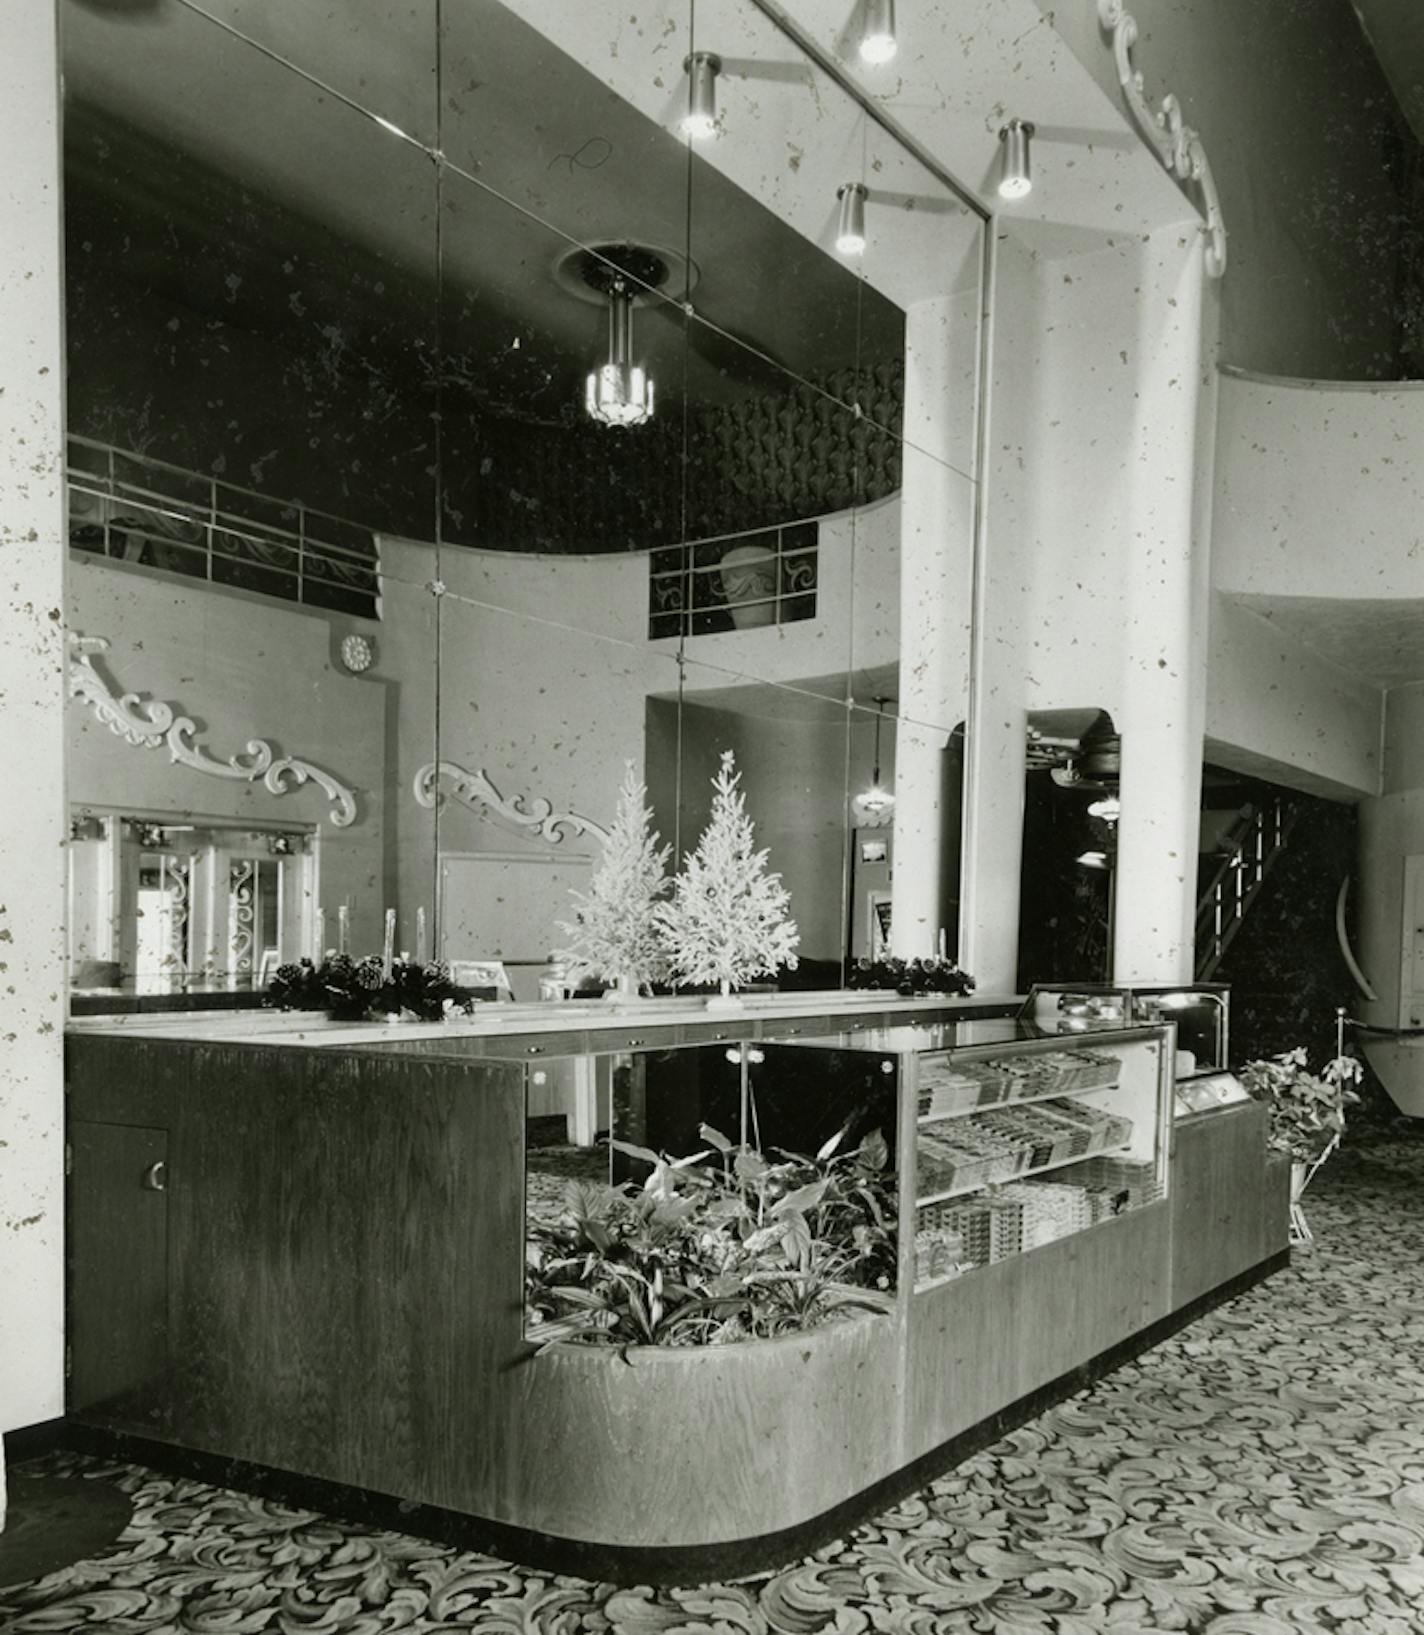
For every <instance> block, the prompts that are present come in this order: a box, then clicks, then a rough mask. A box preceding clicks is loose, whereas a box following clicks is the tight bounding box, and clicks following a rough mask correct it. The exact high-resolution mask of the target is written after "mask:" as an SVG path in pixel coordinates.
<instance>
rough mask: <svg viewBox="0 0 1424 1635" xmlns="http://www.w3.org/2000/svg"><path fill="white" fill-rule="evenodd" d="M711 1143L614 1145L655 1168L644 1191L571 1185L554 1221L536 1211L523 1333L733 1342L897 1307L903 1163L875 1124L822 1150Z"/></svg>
mask: <svg viewBox="0 0 1424 1635" xmlns="http://www.w3.org/2000/svg"><path fill="white" fill-rule="evenodd" d="M700 1134H701V1139H702V1140H703V1141H705V1142H706V1143H707V1146H706V1147H705V1148H704V1149H703V1150H702V1151H700V1152H697V1153H694V1154H692V1155H691V1156H690V1157H687V1158H678V1159H672V1158H669V1157H667V1156H666V1155H665V1154H663V1155H660V1154H658V1153H655V1152H652V1151H651V1150H649V1149H648V1148H645V1147H636V1146H632V1145H630V1144H628V1143H625V1142H619V1141H615V1142H614V1143H613V1145H614V1146H615V1147H616V1148H617V1149H618V1150H619V1151H620V1152H622V1153H624V1154H626V1155H627V1156H628V1157H631V1158H634V1159H637V1160H638V1161H640V1162H641V1163H643V1164H646V1165H647V1166H648V1167H649V1174H648V1177H647V1179H646V1181H645V1182H644V1183H643V1185H642V1187H641V1188H639V1187H637V1186H636V1185H634V1184H633V1183H631V1182H625V1183H624V1184H623V1185H621V1186H616V1187H612V1186H593V1185H589V1184H587V1183H580V1182H572V1181H571V1182H570V1183H569V1185H568V1187H567V1188H566V1191H565V1198H564V1207H563V1210H562V1212H561V1213H560V1215H559V1217H558V1219H557V1220H554V1221H535V1222H532V1223H531V1226H530V1231H529V1242H528V1250H527V1262H526V1268H525V1293H526V1300H527V1309H528V1314H529V1325H528V1328H527V1330H526V1338H528V1339H529V1340H531V1341H533V1342H535V1343H536V1344H538V1345H539V1346H540V1347H544V1346H549V1345H553V1344H556V1343H558V1342H561V1341H575V1342H578V1343H580V1344H583V1345H599V1346H612V1347H616V1348H618V1349H619V1350H620V1351H626V1349H627V1348H628V1347H629V1346H635V1345H637V1346H703V1345H729V1344H733V1343H736V1342H739V1341H744V1340H757V1339H774V1338H776V1337H777V1336H779V1335H783V1334H791V1333H799V1332H802V1331H804V1330H806V1329H811V1328H818V1327H821V1326H822V1325H824V1324H826V1323H829V1322H835V1321H837V1320H840V1319H842V1318H845V1317H849V1316H851V1315H854V1314H855V1313H856V1312H879V1313H884V1312H887V1311H890V1310H891V1309H892V1308H893V1305H894V1288H895V1258H896V1247H895V1246H896V1238H895V1222H896V1211H897V1204H896V1190H895V1185H896V1183H895V1173H894V1167H893V1164H892V1163H891V1159H890V1154H889V1151H888V1149H887V1146H886V1143H885V1139H884V1137H883V1136H882V1135H881V1133H880V1132H879V1131H878V1130H874V1131H872V1132H871V1133H870V1134H868V1135H867V1136H866V1137H865V1139H864V1140H863V1141H862V1142H861V1143H860V1144H859V1146H858V1147H856V1148H855V1149H854V1150H853V1151H851V1152H846V1153H841V1152H840V1151H839V1148H840V1147H841V1145H842V1143H843V1138H844V1136H845V1131H844V1130H842V1131H841V1132H840V1133H839V1134H837V1135H836V1136H834V1137H832V1139H831V1140H830V1141H828V1142H827V1143H826V1144H825V1146H823V1147H822V1148H821V1150H820V1152H818V1153H817V1154H816V1155H815V1157H814V1158H811V1157H805V1156H802V1155H799V1154H794V1153H777V1154H775V1155H771V1156H768V1155H767V1154H763V1153H761V1152H759V1151H757V1150H756V1149H755V1148H753V1147H737V1146H733V1144H732V1143H731V1142H730V1141H728V1140H727V1138H726V1137H725V1136H723V1135H722V1134H720V1133H719V1132H718V1131H717V1130H714V1129H712V1128H711V1127H710V1126H708V1125H705V1124H704V1125H702V1126H701V1128H700Z"/></svg>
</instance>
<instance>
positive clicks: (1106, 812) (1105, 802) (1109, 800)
mask: <svg viewBox="0 0 1424 1635" xmlns="http://www.w3.org/2000/svg"><path fill="white" fill-rule="evenodd" d="M1088 816H1089V817H1095V818H1101V819H1102V820H1103V822H1104V823H1116V822H1117V820H1118V819H1119V818H1120V817H1121V816H1122V802H1121V801H1120V800H1119V799H1118V798H1117V796H1116V795H1104V796H1102V797H1101V798H1100V799H1098V800H1095V801H1093V802H1091V803H1090V805H1089V807H1088Z"/></svg>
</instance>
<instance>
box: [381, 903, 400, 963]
mask: <svg viewBox="0 0 1424 1635" xmlns="http://www.w3.org/2000/svg"><path fill="white" fill-rule="evenodd" d="M395 947H396V911H395V909H393V908H388V909H387V910H386V940H385V942H384V943H383V944H382V946H381V974H382V975H383V976H387V977H389V976H390V974H391V960H392V958H393V957H394V955H395Z"/></svg>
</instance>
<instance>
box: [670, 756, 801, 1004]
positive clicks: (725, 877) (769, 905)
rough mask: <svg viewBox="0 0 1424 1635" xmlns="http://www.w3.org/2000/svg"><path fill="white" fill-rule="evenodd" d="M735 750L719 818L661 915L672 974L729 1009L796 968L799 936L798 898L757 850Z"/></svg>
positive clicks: (718, 781)
mask: <svg viewBox="0 0 1424 1635" xmlns="http://www.w3.org/2000/svg"><path fill="white" fill-rule="evenodd" d="M735 765H736V763H735V761H734V759H733V756H732V752H731V750H724V751H723V753H722V767H721V770H720V771H719V772H718V774H717V776H716V777H715V778H714V779H713V780H712V787H713V790H714V791H715V793H714V794H713V797H712V815H711V817H710V819H709V820H708V823H707V827H706V828H705V829H704V830H703V832H702V838H701V839H700V840H699V841H698V842H697V850H696V851H695V852H689V853H688V855H687V857H686V859H685V860H684V863H683V869H682V873H681V874H679V875H678V877H677V878H676V879H675V880H674V881H673V887H672V898H671V900H670V901H668V902H665V903H661V904H659V905H658V908H657V910H656V913H657V918H658V921H659V923H660V924H661V926H662V928H663V933H664V936H665V939H666V943H667V951H668V956H669V959H670V960H671V963H672V969H673V974H674V976H676V977H677V978H678V980H679V981H682V982H696V983H703V982H715V983H717V985H718V986H719V988H720V989H721V994H722V999H723V1001H724V1002H725V1001H726V1000H727V996H728V995H729V994H730V992H731V990H732V989H733V988H738V987H740V986H741V985H742V983H744V982H748V981H750V980H751V978H752V977H754V976H761V975H765V976H774V975H775V974H776V972H777V971H778V970H779V969H780V968H781V967H782V966H783V965H785V966H791V967H794V966H795V964H796V945H797V944H798V943H799V942H800V940H801V937H800V933H799V932H798V931H797V929H796V922H795V921H794V920H792V919H789V918H788V917H787V913H786V908H787V904H788V903H789V902H790V900H791V894H790V893H789V892H788V891H787V889H786V887H785V886H783V885H782V883H781V876H780V875H779V874H768V873H767V872H766V857H767V854H766V852H765V851H755V850H754V849H753V846H752V820H751V819H750V818H749V817H748V816H747V813H746V805H745V801H744V798H743V796H742V792H741V790H740V788H739V787H738V785H739V784H740V783H741V774H740V773H739V772H737V771H736V770H735Z"/></svg>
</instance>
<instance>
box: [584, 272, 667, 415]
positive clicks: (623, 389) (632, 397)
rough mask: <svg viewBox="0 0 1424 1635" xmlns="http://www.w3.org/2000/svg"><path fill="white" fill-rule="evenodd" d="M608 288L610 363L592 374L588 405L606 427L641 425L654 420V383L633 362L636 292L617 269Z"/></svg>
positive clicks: (587, 394)
mask: <svg viewBox="0 0 1424 1635" xmlns="http://www.w3.org/2000/svg"><path fill="white" fill-rule="evenodd" d="M607 288H608V362H607V363H605V364H603V365H601V366H600V367H599V368H597V369H594V370H593V371H592V372H591V373H590V375H589V377H588V381H587V383H586V386H585V393H584V406H585V407H586V408H587V410H588V412H589V416H590V418H592V419H594V420H597V421H600V422H601V423H602V424H603V425H605V426H641V425H642V424H643V422H644V421H646V420H651V419H652V417H653V383H652V381H651V380H650V379H649V378H648V377H647V375H645V374H644V372H643V371H642V369H640V368H639V367H638V366H637V365H636V364H634V362H633V292H632V291H631V290H630V289H629V287H628V280H627V279H626V278H625V277H624V276H623V274H622V273H621V272H618V271H616V270H614V269H613V268H609V269H608V280H607Z"/></svg>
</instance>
